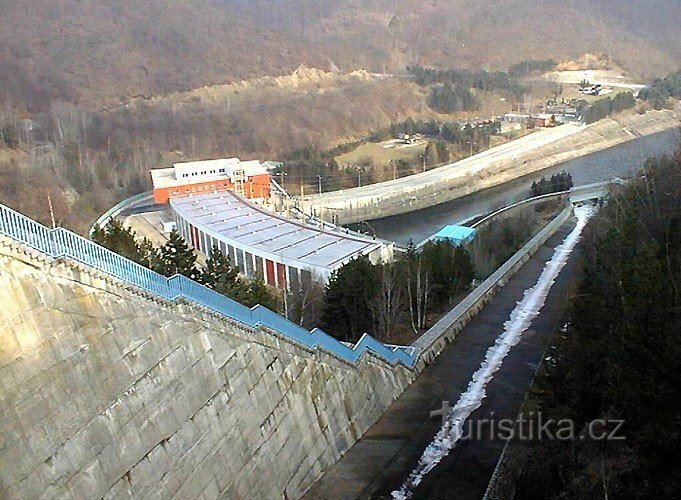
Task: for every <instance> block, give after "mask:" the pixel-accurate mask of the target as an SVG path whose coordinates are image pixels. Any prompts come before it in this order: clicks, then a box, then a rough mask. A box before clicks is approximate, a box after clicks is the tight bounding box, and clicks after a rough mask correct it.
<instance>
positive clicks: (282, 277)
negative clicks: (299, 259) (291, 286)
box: [277, 263, 286, 290]
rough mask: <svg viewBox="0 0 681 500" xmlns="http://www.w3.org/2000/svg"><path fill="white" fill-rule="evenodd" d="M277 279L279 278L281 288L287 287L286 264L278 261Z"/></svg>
mask: <svg viewBox="0 0 681 500" xmlns="http://www.w3.org/2000/svg"><path fill="white" fill-rule="evenodd" d="M277 279H278V280H279V288H281V289H282V290H284V289H285V288H286V266H285V265H284V264H279V263H277Z"/></svg>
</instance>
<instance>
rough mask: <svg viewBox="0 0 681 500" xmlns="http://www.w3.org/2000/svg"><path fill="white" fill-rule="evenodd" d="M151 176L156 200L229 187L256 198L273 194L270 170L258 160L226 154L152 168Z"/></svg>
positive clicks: (242, 194)
mask: <svg viewBox="0 0 681 500" xmlns="http://www.w3.org/2000/svg"><path fill="white" fill-rule="evenodd" d="M151 180H152V183H153V186H154V201H155V202H156V203H168V201H169V200H170V198H173V197H177V196H188V195H192V194H199V193H212V192H215V191H225V190H232V191H234V192H236V193H238V194H240V195H241V196H244V197H245V198H249V199H256V200H257V199H267V198H269V196H270V174H269V173H268V172H267V170H266V169H265V167H263V166H262V165H261V164H260V162H259V161H258V160H249V161H241V160H239V159H238V158H226V159H219V160H203V161H190V162H182V163H175V164H174V165H173V166H172V168H162V169H155V170H152V171H151Z"/></svg>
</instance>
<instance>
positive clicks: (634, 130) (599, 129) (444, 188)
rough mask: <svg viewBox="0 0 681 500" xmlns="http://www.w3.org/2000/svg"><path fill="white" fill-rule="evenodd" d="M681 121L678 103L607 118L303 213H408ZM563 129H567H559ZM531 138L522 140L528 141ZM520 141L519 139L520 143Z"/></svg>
mask: <svg viewBox="0 0 681 500" xmlns="http://www.w3.org/2000/svg"><path fill="white" fill-rule="evenodd" d="M680 118H681V104H677V105H676V108H675V109H673V110H661V111H650V112H648V113H645V114H643V115H638V114H634V113H629V114H622V115H617V116H614V117H608V118H604V119H603V120H600V121H598V122H596V123H594V124H591V125H588V126H586V127H584V128H583V129H582V130H581V131H579V132H576V133H572V134H568V135H566V136H565V137H562V138H560V139H558V140H555V141H552V142H549V143H547V144H544V145H543V146H540V147H536V148H534V149H529V148H528V149H527V150H522V149H520V148H518V149H516V150H513V151H512V152H510V153H508V154H504V155H502V156H498V157H495V159H494V161H491V162H490V161H488V160H489V157H483V158H482V159H481V160H480V165H478V167H481V169H480V168H477V167H476V168H472V167H474V165H472V164H471V162H470V160H463V161H462V162H457V163H454V164H450V165H446V166H444V167H440V168H437V169H433V170H431V171H429V172H426V173H422V174H416V175H413V176H410V177H408V178H407V177H405V178H402V179H397V181H387V182H385V183H380V184H372V185H369V186H365V187H361V188H353V189H348V190H345V191H344V192H343V193H342V194H339V193H337V192H336V193H334V192H331V193H325V194H322V195H321V196H313V197H307V198H306V199H305V207H306V211H308V212H309V211H310V210H320V209H323V210H324V212H325V213H329V214H333V215H334V220H335V221H336V222H337V223H340V224H347V223H351V222H359V221H365V220H373V219H380V218H383V217H388V216H391V215H398V214H402V213H407V212H413V211H415V210H419V209H422V208H426V207H431V206H433V205H438V204H440V203H445V202H447V201H451V200H454V199H457V198H461V197H463V196H466V195H469V194H472V193H475V192H477V191H480V190H482V189H486V188H489V187H493V186H497V185H499V184H503V183H505V182H508V181H510V180H513V179H517V178H519V177H522V176H524V175H528V174H531V173H534V172H538V171H540V170H543V169H545V168H549V167H552V166H554V165H557V164H560V163H563V162H566V161H568V160H572V159H575V158H579V157H581V156H586V155H589V154H592V153H595V152H597V151H601V150H604V149H607V148H609V147H612V146H616V145H618V144H622V143H624V142H627V141H630V140H632V139H636V138H637V137H641V136H644V135H649V134H654V133H657V132H662V131H664V130H668V129H670V128H674V127H677V126H678V124H679V119H680ZM563 127H572V125H563V126H561V127H558V128H559V129H561V128H563ZM532 135H534V134H532ZM532 135H530V136H527V137H530V138H531V137H532ZM521 140H523V139H519V141H521ZM509 144H513V143H509ZM491 151H494V149H492V150H491ZM488 154H489V153H484V155H488ZM485 158H487V159H485ZM405 179H406V180H408V181H409V182H407V181H406V180H405ZM384 188H385V189H384Z"/></svg>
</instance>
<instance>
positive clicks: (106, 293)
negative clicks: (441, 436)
mask: <svg viewBox="0 0 681 500" xmlns="http://www.w3.org/2000/svg"><path fill="white" fill-rule="evenodd" d="M5 222H6V221H5ZM1 223H2V221H0V225H1ZM31 234H32V235H33V236H31V238H34V237H35V234H37V233H31ZM27 238H28V237H27ZM32 246H33V248H30V247H29V246H27V245H25V244H23V243H18V242H17V241H16V240H15V239H11V238H6V237H4V236H0V301H1V303H2V308H1V309H0V311H1V313H0V391H1V392H0V411H1V413H0V426H1V427H0V429H1V430H0V497H2V498H16V499H28V498H73V499H81V498H163V499H167V498H183V499H184V498H206V499H208V498H297V497H299V496H301V495H302V493H303V492H304V491H305V490H306V489H307V488H309V487H310V486H311V485H312V483H313V482H314V480H315V479H316V478H317V477H318V476H319V475H320V473H321V472H322V471H323V470H324V468H325V467H326V466H328V465H330V464H332V463H334V462H335V461H336V460H338V458H339V457H340V456H341V455H342V454H343V453H344V452H345V451H346V450H347V449H348V448H349V447H350V446H351V445H352V444H353V443H354V442H355V441H356V440H357V439H358V438H359V437H360V436H361V435H362V433H363V432H364V431H365V430H366V429H367V428H368V427H369V426H370V425H371V424H373V423H374V422H375V421H376V420H377V419H378V417H379V416H380V415H381V414H382V413H383V411H384V410H385V409H386V408H387V407H388V406H389V405H390V403H391V402H392V401H393V400H394V399H396V398H397V396H398V395H399V394H401V392H402V391H403V390H404V389H405V387H406V386H407V385H408V384H409V382H410V381H411V380H412V379H413V377H414V376H415V375H414V373H413V372H412V370H410V369H409V368H407V367H405V366H404V365H403V364H399V363H398V364H395V363H391V362H388V361H386V360H384V359H382V358H381V357H380V356H376V355H374V354H369V353H365V354H364V355H362V356H361V357H359V358H358V359H357V360H356V361H355V362H348V361H346V360H344V359H342V357H339V356H337V355H334V354H333V353H332V352H331V351H329V350H324V349H311V348H310V347H309V346H306V345H303V344H302V343H300V342H295V341H293V340H291V338H290V337H287V336H286V335H282V334H280V333H278V332H277V331H275V330H274V329H269V328H266V327H262V326H259V327H252V326H248V325H247V324H245V323H243V322H237V321H234V320H232V319H230V318H228V317H225V316H224V315H221V314H217V313H216V312H215V311H211V310H210V309H208V308H204V307H200V306H197V304H196V303H194V302H190V301H187V300H175V301H170V300H165V299H164V298H162V297H159V296H158V295H155V294H151V293H147V292H145V290H143V289H140V288H139V287H135V286H131V285H130V283H128V282H126V281H124V280H120V279H118V278H115V277H112V276H111V275H110V274H106V273H103V272H101V271H98V270H96V269H94V268H92V267H89V266H86V265H83V264H82V263H78V262H76V261H75V260H72V259H69V258H54V257H50V256H46V255H45V253H43V252H40V251H38V250H36V249H35V248H39V247H36V246H35V245H32Z"/></svg>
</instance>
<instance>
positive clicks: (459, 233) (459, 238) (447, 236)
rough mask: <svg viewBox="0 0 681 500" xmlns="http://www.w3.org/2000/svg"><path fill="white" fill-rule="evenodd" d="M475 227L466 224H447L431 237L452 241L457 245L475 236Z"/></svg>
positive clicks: (435, 239)
mask: <svg viewBox="0 0 681 500" xmlns="http://www.w3.org/2000/svg"><path fill="white" fill-rule="evenodd" d="M475 233H476V231H475V229H473V228H472V227H466V226H457V225H451V226H445V227H443V228H442V229H440V230H439V231H438V232H437V233H435V234H434V235H433V236H432V237H431V238H430V239H432V240H434V241H451V242H452V243H454V244H455V245H463V244H464V243H468V242H469V241H471V240H472V239H473V238H475Z"/></svg>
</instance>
